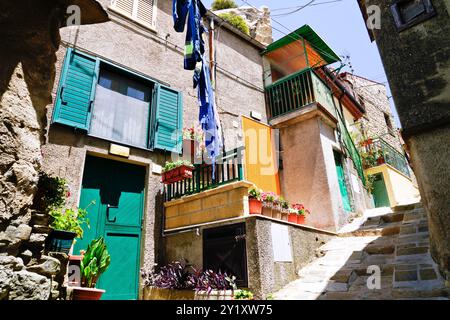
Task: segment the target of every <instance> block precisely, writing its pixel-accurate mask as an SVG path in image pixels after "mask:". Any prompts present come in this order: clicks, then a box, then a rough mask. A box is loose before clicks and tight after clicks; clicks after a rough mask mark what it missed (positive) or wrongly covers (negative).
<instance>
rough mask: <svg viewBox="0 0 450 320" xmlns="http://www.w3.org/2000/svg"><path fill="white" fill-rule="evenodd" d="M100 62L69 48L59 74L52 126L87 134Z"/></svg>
mask: <svg viewBox="0 0 450 320" xmlns="http://www.w3.org/2000/svg"><path fill="white" fill-rule="evenodd" d="M99 65H100V64H99V60H98V59H96V58H94V57H90V56H88V55H85V54H81V53H79V52H76V51H74V50H72V49H71V48H69V49H68V50H67V53H66V57H65V63H64V67H63V71H62V74H61V80H60V83H59V88H58V95H57V98H56V102H55V109H54V112H53V122H56V123H61V124H64V125H68V126H71V127H74V128H77V129H81V130H86V131H88V130H89V124H90V122H91V108H92V104H93V101H94V97H95V88H96V85H97V79H98V71H99Z"/></svg>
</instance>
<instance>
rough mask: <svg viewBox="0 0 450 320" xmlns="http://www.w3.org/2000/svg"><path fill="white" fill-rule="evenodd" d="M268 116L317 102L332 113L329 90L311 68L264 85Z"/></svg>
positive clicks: (274, 116)
mask: <svg viewBox="0 0 450 320" xmlns="http://www.w3.org/2000/svg"><path fill="white" fill-rule="evenodd" d="M265 91H266V92H265V94H266V103H267V109H268V113H269V115H268V116H269V118H270V119H273V118H276V117H279V116H282V115H285V114H288V113H290V112H293V111H296V110H300V109H301V108H303V107H305V106H307V105H309V104H311V103H314V102H319V103H320V104H321V105H322V107H324V108H326V109H327V110H328V111H329V112H331V113H332V114H333V113H334V108H333V102H332V96H331V91H330V90H329V88H328V86H327V85H326V84H325V83H324V82H323V81H322V79H320V77H319V76H317V75H316V74H315V72H314V71H313V70H312V69H305V70H302V71H300V72H298V73H295V74H293V75H291V76H288V77H286V78H284V79H281V80H278V81H276V82H275V83H273V84H271V85H270V86H268V87H266V90H265Z"/></svg>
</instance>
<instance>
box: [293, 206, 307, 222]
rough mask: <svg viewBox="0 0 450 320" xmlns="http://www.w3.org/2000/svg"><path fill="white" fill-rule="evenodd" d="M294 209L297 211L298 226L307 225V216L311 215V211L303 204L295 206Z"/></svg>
mask: <svg viewBox="0 0 450 320" xmlns="http://www.w3.org/2000/svg"><path fill="white" fill-rule="evenodd" d="M292 207H293V209H294V210H296V211H297V224H305V219H306V215H307V214H309V213H310V212H309V210H308V209H306V208H305V206H304V205H302V204H294V205H293V206H292Z"/></svg>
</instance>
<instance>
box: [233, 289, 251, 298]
mask: <svg viewBox="0 0 450 320" xmlns="http://www.w3.org/2000/svg"><path fill="white" fill-rule="evenodd" d="M234 300H253V293H251V292H250V291H248V290H237V291H235V293H234Z"/></svg>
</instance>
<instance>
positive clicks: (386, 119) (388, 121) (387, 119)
mask: <svg viewBox="0 0 450 320" xmlns="http://www.w3.org/2000/svg"><path fill="white" fill-rule="evenodd" d="M384 122H385V123H386V126H387V128H388V131H389V133H391V134H392V133H393V132H394V126H393V125H392V120H391V116H390V115H389V114H387V113H384Z"/></svg>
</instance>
